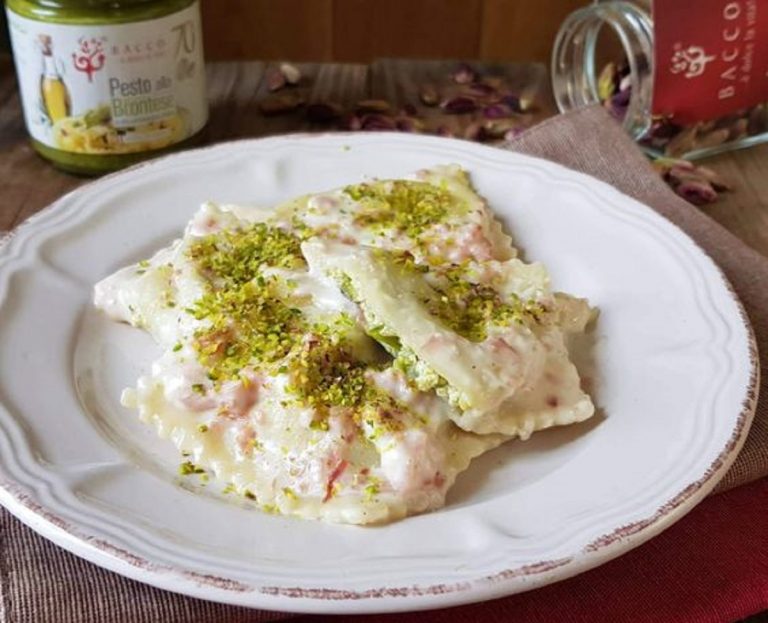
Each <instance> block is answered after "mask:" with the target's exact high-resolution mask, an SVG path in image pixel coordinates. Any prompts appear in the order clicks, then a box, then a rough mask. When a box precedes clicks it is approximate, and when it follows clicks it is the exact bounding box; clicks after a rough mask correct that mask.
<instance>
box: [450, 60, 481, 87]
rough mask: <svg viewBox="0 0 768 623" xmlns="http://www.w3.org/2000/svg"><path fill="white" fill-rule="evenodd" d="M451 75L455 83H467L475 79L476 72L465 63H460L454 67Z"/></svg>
mask: <svg viewBox="0 0 768 623" xmlns="http://www.w3.org/2000/svg"><path fill="white" fill-rule="evenodd" d="M451 77H452V78H453V81H454V82H455V83H456V84H469V83H470V82H475V81H476V80H477V72H475V70H474V69H472V67H470V66H469V65H467V64H466V63H462V64H461V65H459V66H458V67H456V69H455V70H454V72H453V74H452V75H451Z"/></svg>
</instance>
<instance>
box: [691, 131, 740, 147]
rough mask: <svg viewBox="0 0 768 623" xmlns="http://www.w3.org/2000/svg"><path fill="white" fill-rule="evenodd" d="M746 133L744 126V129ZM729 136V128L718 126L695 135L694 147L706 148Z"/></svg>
mask: <svg viewBox="0 0 768 623" xmlns="http://www.w3.org/2000/svg"><path fill="white" fill-rule="evenodd" d="M744 133H745V134H746V128H745V130H744ZM730 136H731V130H730V129H729V128H720V129H717V130H712V131H711V132H706V133H704V134H702V135H699V136H697V137H696V143H695V148H696V149H707V148H708V147H717V146H718V145H722V144H723V143H725V142H726V141H727V140H728V139H729V137H730Z"/></svg>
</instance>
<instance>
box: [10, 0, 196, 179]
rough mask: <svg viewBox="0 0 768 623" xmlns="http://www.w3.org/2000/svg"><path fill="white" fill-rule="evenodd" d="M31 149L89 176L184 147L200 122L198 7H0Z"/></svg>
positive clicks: (122, 3) (161, 0) (56, 3)
mask: <svg viewBox="0 0 768 623" xmlns="http://www.w3.org/2000/svg"><path fill="white" fill-rule="evenodd" d="M6 8H7V12H8V26H9V29H10V32H11V43H12V46H13V52H14V58H15V62H16V71H17V75H18V81H19V89H20V92H21V100H22V107H23V110H24V118H25V121H26V125H27V129H28V131H29V134H30V136H31V139H32V144H33V146H34V148H35V149H36V150H37V151H38V153H40V154H41V155H42V156H43V157H45V158H47V159H48V160H50V161H51V162H53V163H54V165H56V166H57V167H59V168H62V169H65V170H67V171H71V172H74V173H81V174H90V175H95V174H99V173H103V172H106V171H112V170H115V169H119V168H122V167H124V166H127V165H130V164H133V163H135V162H138V161H140V160H143V159H145V158H148V157H152V156H155V155H158V154H160V153H163V152H165V151H168V150H170V149H173V148H178V147H181V146H183V145H185V144H188V143H190V142H192V141H193V140H194V139H195V138H196V137H197V136H198V135H199V134H200V132H201V130H202V129H203V126H204V125H205V123H206V121H207V118H208V103H207V100H206V95H205V68H204V65H203V46H202V31H201V27H200V7H199V1H198V0H7V4H6Z"/></svg>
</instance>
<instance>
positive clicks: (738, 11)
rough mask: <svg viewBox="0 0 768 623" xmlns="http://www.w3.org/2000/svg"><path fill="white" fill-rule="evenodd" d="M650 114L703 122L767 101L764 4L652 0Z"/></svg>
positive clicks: (767, 14) (754, 0)
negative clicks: (651, 86)
mask: <svg viewBox="0 0 768 623" xmlns="http://www.w3.org/2000/svg"><path fill="white" fill-rule="evenodd" d="M653 34H654V67H655V71H654V79H653V106H652V108H653V112H654V113H656V114H660V115H665V116H670V117H672V118H673V119H674V120H675V121H677V122H678V123H682V124H689V123H694V122H697V121H707V120H709V119H715V118H717V117H723V116H725V115H728V114H731V113H735V112H736V111H738V110H740V109H743V108H749V107H751V106H754V105H755V104H758V103H760V102H764V101H766V100H768V46H767V45H765V41H766V37H767V36H768V2H766V1H765V0H696V2H681V1H680V0H654V2H653Z"/></svg>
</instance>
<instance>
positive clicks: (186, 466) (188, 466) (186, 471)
mask: <svg viewBox="0 0 768 623" xmlns="http://www.w3.org/2000/svg"><path fill="white" fill-rule="evenodd" d="M192 474H205V470H204V469H203V468H202V467H198V466H197V465H195V464H194V463H193V462H192V461H184V462H183V463H182V464H181V465H179V475H180V476H191V475H192Z"/></svg>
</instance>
